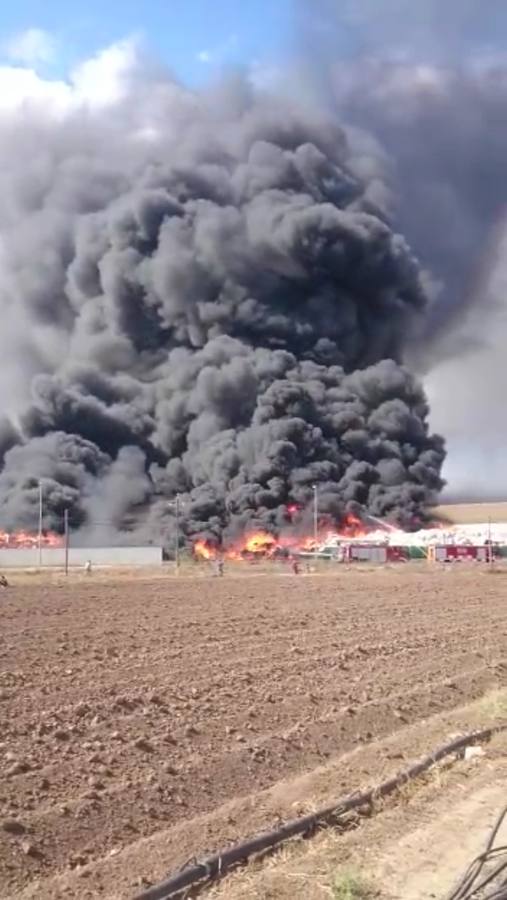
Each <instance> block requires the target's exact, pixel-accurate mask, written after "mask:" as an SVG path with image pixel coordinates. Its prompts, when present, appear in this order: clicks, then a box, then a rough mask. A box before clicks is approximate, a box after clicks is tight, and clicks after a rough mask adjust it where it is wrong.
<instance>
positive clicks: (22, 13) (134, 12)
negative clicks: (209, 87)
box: [0, 0, 293, 83]
mask: <svg viewBox="0 0 507 900" xmlns="http://www.w3.org/2000/svg"><path fill="white" fill-rule="evenodd" d="M292 2H293V0H145V2H144V3H143V2H142V0H109V2H107V0H76V2H75V3H69V2H68V0H45V2H44V0H14V2H12V3H9V2H3V3H1V4H0V47H1V48H5V46H6V45H8V44H9V42H10V41H11V40H12V39H13V38H15V37H16V36H17V35H19V34H20V33H22V32H24V31H26V30H27V29H41V30H42V31H45V32H48V34H49V35H51V36H52V38H53V39H54V41H55V46H54V53H53V58H52V59H51V60H49V58H48V60H46V64H45V65H46V69H47V70H48V71H52V74H55V75H62V74H63V73H64V72H65V71H66V70H67V69H68V68H69V67H70V66H72V65H73V64H74V63H76V62H77V61H79V60H81V59H83V58H84V57H88V56H90V55H91V54H93V53H94V52H95V51H97V50H99V49H101V48H103V47H104V46H106V45H108V44H111V43H113V42H115V41H118V40H120V39H122V38H125V37H129V36H131V35H139V36H140V37H141V38H144V39H145V41H147V43H148V46H151V47H152V48H153V49H154V51H155V53H157V54H158V55H159V56H160V57H162V59H163V60H164V61H165V62H166V63H168V64H169V66H170V67H171V68H172V69H173V70H174V71H175V73H176V74H177V75H178V76H179V77H180V78H182V79H183V80H185V81H187V82H191V83H195V82H199V81H201V80H204V79H207V78H208V77H209V73H210V70H212V69H213V67H215V68H216V67H217V66H218V67H219V66H223V65H227V64H236V63H246V64H252V63H256V62H258V63H259V64H262V65H265V64H266V65H270V64H271V63H273V62H274V61H275V59H277V58H278V57H279V55H280V52H281V48H282V47H283V46H284V44H286V43H287V42H288V35H289V30H290V18H291V17H290V12H291V7H292ZM48 56H49V54H48Z"/></svg>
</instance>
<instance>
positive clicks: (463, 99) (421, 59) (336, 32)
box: [299, 0, 507, 499]
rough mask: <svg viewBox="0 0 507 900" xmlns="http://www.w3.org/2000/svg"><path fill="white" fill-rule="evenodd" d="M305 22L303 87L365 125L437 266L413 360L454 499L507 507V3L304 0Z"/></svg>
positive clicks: (369, 146)
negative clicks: (504, 502) (506, 410)
mask: <svg viewBox="0 0 507 900" xmlns="http://www.w3.org/2000/svg"><path fill="white" fill-rule="evenodd" d="M299 13H300V16H301V20H302V28H301V34H302V35H303V38H302V42H301V44H300V48H299V49H300V54H301V55H302V56H303V57H304V62H305V65H304V78H303V87H306V89H307V90H309V86H311V89H312V91H311V95H310V96H311V99H312V102H315V100H316V98H317V97H319V98H320V102H325V103H326V104H327V106H328V108H329V109H330V110H333V111H334V113H335V114H336V115H337V116H339V117H340V118H341V119H342V121H346V122H347V124H348V125H349V126H352V128H351V129H350V134H351V141H352V143H353V147H354V153H355V155H356V158H358V159H359V158H361V159H362V165H363V166H364V167H365V170H366V171H370V172H371V173H373V172H374V171H376V172H377V173H378V175H379V178H380V181H379V185H380V189H383V190H384V191H385V186H386V184H388V185H389V187H390V194H389V196H387V197H386V201H387V202H389V204H390V212H391V215H392V217H393V219H394V221H396V225H397V227H398V228H399V229H400V230H401V231H402V233H403V234H404V235H405V236H406V237H407V239H408V241H409V242H410V245H411V246H412V247H413V248H414V251H415V252H416V253H417V256H418V258H419V259H420V261H421V264H422V266H423V267H424V268H425V269H426V276H425V278H426V285H427V289H428V293H429V295H430V297H431V303H430V307H429V310H428V314H427V316H426V317H425V319H424V322H423V323H422V330H421V331H420V332H419V333H418V336H417V341H416V342H415V343H413V344H412V346H411V347H410V349H409V350H407V358H408V359H409V361H410V363H411V365H413V366H417V368H418V369H419V371H420V372H421V373H424V374H425V380H426V387H427V390H428V394H429V397H430V401H431V411H432V416H431V422H432V425H433V427H435V428H436V429H437V430H442V431H443V433H444V434H445V437H446V442H447V444H448V457H447V462H446V467H445V470H444V474H445V476H446V478H447V480H448V482H449V489H450V492H451V496H454V497H455V498H461V499H473V498H475V499H484V498H485V497H488V496H489V497H490V498H494V499H502V498H504V497H507V480H506V477H505V462H504V452H503V447H504V445H505V442H506V440H507V424H506V422H507V420H506V419H505V417H504V416H502V415H501V414H499V410H501V409H502V408H503V405H504V398H505V393H506V391H507V369H506V367H505V363H504V355H505V349H504V348H505V342H506V340H507V303H506V300H505V298H506V297H507V293H506V290H505V287H506V282H507V216H506V212H507V115H506V110H507V66H506V64H505V46H506V41H507V4H505V2H503V0H491V2H489V3H488V4H487V9H486V8H485V6H484V3H482V2H480V0H446V2H445V3H442V2H439V0H418V2H417V3H414V2H412V0H312V2H309V0H300V3H299Z"/></svg>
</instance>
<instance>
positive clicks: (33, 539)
mask: <svg viewBox="0 0 507 900" xmlns="http://www.w3.org/2000/svg"><path fill="white" fill-rule="evenodd" d="M40 545H41V547H55V548H56V547H63V538H62V537H61V536H60V535H59V534H55V532H53V531H46V532H44V533H43V534H42V535H41V537H40ZM38 546H39V535H38V534H32V533H31V532H29V531H1V530H0V550H30V549H32V548H33V549H35V548H37V547H38Z"/></svg>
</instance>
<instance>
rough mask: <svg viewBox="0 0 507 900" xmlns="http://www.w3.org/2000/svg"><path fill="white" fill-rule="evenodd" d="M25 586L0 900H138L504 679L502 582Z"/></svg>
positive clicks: (13, 646)
mask: <svg viewBox="0 0 507 900" xmlns="http://www.w3.org/2000/svg"><path fill="white" fill-rule="evenodd" d="M29 582H30V579H28V580H27V581H26V582H25V583H22V584H19V585H15V586H13V587H11V588H10V589H8V590H6V591H4V592H2V593H1V594H0V617H1V628H0V765H1V769H0V777H1V782H0V885H1V894H0V896H2V898H8V897H11V898H14V897H38V898H57V897H64V896H65V897H83V898H84V897H97V896H105V897H113V896H115V897H125V898H127V897H131V896H132V895H133V894H134V893H135V892H136V890H139V886H140V885H142V884H143V883H146V881H155V880H158V879H160V878H161V877H163V876H164V875H165V874H166V873H167V871H168V870H171V869H174V868H178V867H180V866H181V865H183V864H185V863H186V862H187V861H188V859H189V858H191V857H193V856H194V855H197V856H201V855H202V854H203V853H205V852H207V851H211V850H214V849H217V848H218V847H221V846H223V845H224V844H226V843H228V842H230V841H231V840H235V839H237V838H238V837H241V836H244V835H247V834H250V833H252V832H255V831H257V830H259V829H260V828H262V827H264V826H266V825H272V824H274V821H275V820H276V816H277V815H278V814H282V813H284V812H287V810H288V809H292V814H294V812H295V810H296V811H298V796H300V795H299V793H298V790H296V791H295V792H294V791H293V792H292V793H291V792H290V791H289V793H287V791H286V790H281V793H279V795H278V797H277V793H276V791H277V788H276V785H277V783H279V782H281V781H282V780H283V781H284V784H287V780H288V779H290V778H292V779H295V778H296V777H297V776H300V775H302V774H303V773H305V772H310V771H311V770H314V769H316V768H317V767H319V766H320V767H322V766H323V765H326V764H329V760H330V759H333V758H337V757H341V758H342V760H344V762H343V764H340V765H339V766H338V767H337V768H336V770H335V772H334V780H333V785H332V790H333V791H334V792H335V793H338V794H343V793H344V792H345V791H346V790H349V789H351V783H350V778H351V775H350V769H349V767H348V764H347V762H346V759H347V756H346V755H347V754H348V753H350V751H355V750H356V749H357V748H363V747H367V746H368V745H369V744H374V743H375V742H378V741H379V739H381V738H383V737H385V736H387V735H390V734H393V733H394V732H396V731H397V730H399V729H400V728H406V727H407V726H408V725H410V723H417V722H419V721H420V720H421V719H422V718H425V717H428V716H434V715H436V714H438V713H439V712H442V711H445V710H450V709H453V708H455V707H456V706H458V705H460V704H462V703H463V702H464V701H465V700H468V699H469V698H472V697H479V696H481V695H482V694H483V693H484V692H485V691H486V690H489V689H490V688H491V687H492V686H495V685H502V684H505V683H507V668H506V667H505V666H504V658H505V657H507V653H506V648H507V644H506V638H507V603H506V598H507V576H506V575H505V574H504V573H503V571H502V570H501V571H500V572H499V573H498V574H496V575H495V574H493V573H492V574H489V573H486V572H485V570H482V569H478V568H467V567H463V568H458V567H455V568H453V569H450V570H447V569H439V568H438V569H437V568H431V567H429V566H427V565H426V564H421V565H418V564H414V565H413V566H400V567H399V568H381V569H378V570H367V569H366V570H362V569H356V570H348V571H345V570H341V569H340V570H339V571H338V574H328V575H313V576H312V575H309V576H301V577H294V576H291V575H288V574H284V575H278V576H264V575H261V576H259V577H251V578H245V577H235V576H233V575H229V576H226V577H225V578H224V579H207V578H195V579H190V578H189V579H180V580H177V579H174V578H170V577H167V580H162V579H161V578H158V579H150V580H146V581H143V580H141V579H138V580H136V582H135V583H131V584H129V583H128V582H126V581H125V580H123V581H114V580H110V581H109V582H108V581H105V580H103V581H99V580H98V579H97V580H96V579H95V578H94V577H93V576H92V578H90V579H88V580H85V581H83V580H82V579H81V580H80V581H76V582H74V581H73V580H71V581H70V582H69V583H68V584H64V583H62V582H61V580H60V581H56V582H54V583H46V584H44V583H39V582H38V580H37V579H36V578H34V579H33V580H32V582H31V583H29ZM387 759H389V757H387ZM392 765H393V764H392V763H391V766H392ZM328 787H329V785H328ZM269 788H274V790H273V791H271V793H269V796H268V794H266V790H267V789H269ZM262 792H264V793H262ZM277 810H279V811H280V813H278V812H277ZM6 828H7V830H5V829H6ZM13 832H19V833H13ZM160 835H164V841H163V852H160V847H161V846H162V844H161V842H160V841H158V844H157V840H158V836H160ZM156 844H157V847H158V850H157V852H155V845H156ZM116 857H118V858H119V859H121V865H117V866H115V865H114V861H115V859H116Z"/></svg>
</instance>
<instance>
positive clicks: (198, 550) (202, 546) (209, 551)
mask: <svg viewBox="0 0 507 900" xmlns="http://www.w3.org/2000/svg"><path fill="white" fill-rule="evenodd" d="M216 555H217V553H216V549H215V548H214V547H212V546H211V545H210V544H208V543H207V542H206V541H196V542H195V544H194V556H195V557H196V558H197V559H215V558H216Z"/></svg>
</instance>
